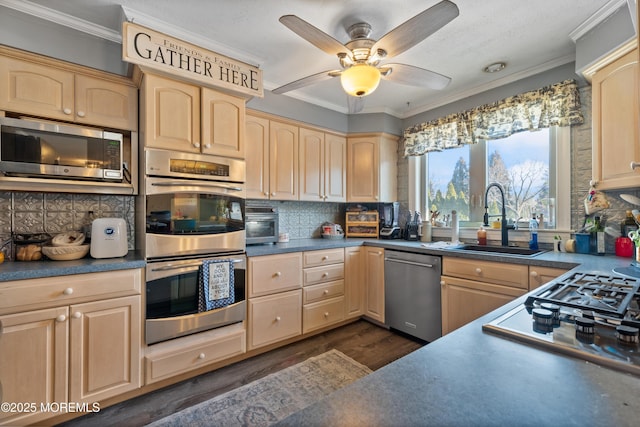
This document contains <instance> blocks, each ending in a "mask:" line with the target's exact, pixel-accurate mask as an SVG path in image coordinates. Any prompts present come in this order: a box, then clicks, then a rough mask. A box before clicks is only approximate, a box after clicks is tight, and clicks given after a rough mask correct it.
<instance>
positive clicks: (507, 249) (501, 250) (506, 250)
mask: <svg viewBox="0 0 640 427" xmlns="http://www.w3.org/2000/svg"><path fill="white" fill-rule="evenodd" d="M458 249H459V250H463V251H475V252H486V253H495V254H500V255H520V256H536V255H538V254H541V253H543V252H546V251H544V250H542V249H529V248H520V247H517V246H484V245H464V246H461V247H459V248H458Z"/></svg>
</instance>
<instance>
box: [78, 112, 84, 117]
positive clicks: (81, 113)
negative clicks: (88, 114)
mask: <svg viewBox="0 0 640 427" xmlns="http://www.w3.org/2000/svg"><path fill="white" fill-rule="evenodd" d="M77 114H78V117H84V116H85V113H84V111H78V113H77Z"/></svg>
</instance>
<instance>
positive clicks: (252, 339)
mask: <svg viewBox="0 0 640 427" xmlns="http://www.w3.org/2000/svg"><path fill="white" fill-rule="evenodd" d="M301 307H302V290H301V289H298V290H295V291H289V292H283V293H281V294H277V295H268V296H265V297H259V298H254V299H250V300H249V316H248V317H249V345H248V347H249V350H252V349H254V348H257V347H260V346H263V345H267V344H272V343H275V342H278V341H281V340H284V339H286V338H291V337H295V336H297V335H300V333H301V331H302V310H301Z"/></svg>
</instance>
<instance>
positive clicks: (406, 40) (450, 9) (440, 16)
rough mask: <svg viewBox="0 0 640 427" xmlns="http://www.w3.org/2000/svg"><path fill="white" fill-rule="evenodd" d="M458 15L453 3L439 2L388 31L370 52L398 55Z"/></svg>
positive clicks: (445, 0)
mask: <svg viewBox="0 0 640 427" xmlns="http://www.w3.org/2000/svg"><path fill="white" fill-rule="evenodd" d="M459 13H460V12H459V11H458V6H456V5H455V4H454V3H452V2H450V1H447V0H444V1H441V2H440V3H438V4H436V5H434V6H431V7H430V8H429V9H427V10H425V11H423V12H421V13H419V14H417V15H416V16H414V17H413V18H411V19H409V20H408V21H405V22H404V23H402V24H400V25H398V26H397V27H396V28H394V29H393V30H391V31H389V32H388V33H387V34H385V35H384V36H382V37H381V38H380V40H378V41H377V42H376V43H375V44H374V45H373V47H372V48H371V51H372V52H376V51H377V50H378V49H384V50H385V51H386V52H387V57H392V56H396V55H399V54H401V53H402V52H404V51H405V50H407V49H409V48H411V47H413V46H415V45H417V44H418V43H420V42H421V41H422V40H424V39H426V38H427V37H429V36H430V35H431V34H433V33H435V32H436V31H438V30H439V29H440V28H442V27H444V26H445V25H446V24H448V23H449V22H451V21H452V20H453V19H454V18H455V17H456V16H458V14H459Z"/></svg>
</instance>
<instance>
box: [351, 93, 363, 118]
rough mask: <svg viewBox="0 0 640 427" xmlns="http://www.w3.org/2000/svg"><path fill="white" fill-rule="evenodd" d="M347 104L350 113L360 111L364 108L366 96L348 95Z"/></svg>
mask: <svg viewBox="0 0 640 427" xmlns="http://www.w3.org/2000/svg"><path fill="white" fill-rule="evenodd" d="M347 106H348V107H349V114H355V113H359V112H360V111H362V109H363V108H364V97H363V96H351V95H347Z"/></svg>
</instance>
